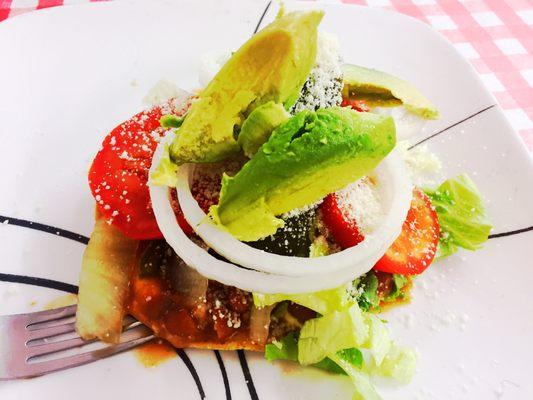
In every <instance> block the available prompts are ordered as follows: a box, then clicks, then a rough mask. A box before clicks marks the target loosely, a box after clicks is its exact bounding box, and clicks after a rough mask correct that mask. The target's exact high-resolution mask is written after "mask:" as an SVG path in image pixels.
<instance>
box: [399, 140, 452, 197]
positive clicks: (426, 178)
mask: <svg viewBox="0 0 533 400" xmlns="http://www.w3.org/2000/svg"><path fill="white" fill-rule="evenodd" d="M408 147H409V143H408V142H407V141H402V142H398V149H399V150H400V152H401V154H402V157H403V159H404V161H405V165H406V166H407V171H408V172H409V175H410V176H411V180H412V182H413V184H414V185H416V186H420V187H428V186H429V187H431V186H434V185H435V183H436V182H435V181H437V182H438V181H440V180H441V179H440V176H439V174H440V172H441V170H442V163H441V161H440V160H439V158H438V157H437V156H436V155H435V154H433V153H431V152H430V151H429V150H428V148H427V146H426V145H419V146H416V147H414V148H413V149H411V150H408Z"/></svg>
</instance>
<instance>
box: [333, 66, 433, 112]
mask: <svg viewBox="0 0 533 400" xmlns="http://www.w3.org/2000/svg"><path fill="white" fill-rule="evenodd" d="M342 91H343V97H346V98H348V97H349V98H352V99H358V100H364V101H365V103H367V104H368V105H369V106H370V107H396V106H400V105H402V104H403V106H404V107H405V108H406V109H407V111H409V112H411V113H413V114H416V115H418V116H420V117H422V118H425V119H437V118H438V117H439V112H438V110H437V108H436V107H435V106H434V105H433V104H432V103H431V102H430V101H429V100H428V99H427V98H425V97H424V96H423V95H422V93H420V92H419V91H418V89H417V88H415V87H414V86H413V85H411V84H410V83H409V82H406V81H404V80H403V79H400V78H397V77H395V76H393V75H390V74H387V73H386V72H382V71H378V70H375V69H369V68H365V67H360V66H357V65H351V64H345V65H344V87H343V90H342Z"/></svg>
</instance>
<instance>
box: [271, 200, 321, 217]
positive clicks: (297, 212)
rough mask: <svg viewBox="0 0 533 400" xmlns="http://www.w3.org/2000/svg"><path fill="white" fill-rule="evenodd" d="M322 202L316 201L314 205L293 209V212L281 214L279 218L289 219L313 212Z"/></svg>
mask: <svg viewBox="0 0 533 400" xmlns="http://www.w3.org/2000/svg"><path fill="white" fill-rule="evenodd" d="M323 200H324V199H320V200H318V201H317V202H315V203H312V204H308V205H306V206H303V207H301V208H295V209H294V210H291V211H288V212H286V213H285V214H282V215H281V218H282V219H289V218H292V217H296V216H298V215H301V214H305V213H306V212H308V211H311V210H314V209H315V208H317V207H318V206H319V205H320V204H321V203H322V201H323Z"/></svg>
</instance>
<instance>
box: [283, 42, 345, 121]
mask: <svg viewBox="0 0 533 400" xmlns="http://www.w3.org/2000/svg"><path fill="white" fill-rule="evenodd" d="M342 76H343V74H342V58H341V56H340V46H339V42H338V40H337V37H336V36H334V35H332V34H329V33H326V32H319V34H318V41H317V54H316V65H315V67H314V68H313V69H312V70H311V73H310V74H309V78H307V81H306V82H305V84H304V87H303V88H302V92H301V95H300V98H299V99H298V100H297V101H296V104H295V105H294V106H293V107H292V109H291V112H292V113H293V114H296V113H297V112H299V111H302V110H312V111H316V110H318V109H319V108H326V107H332V106H338V105H340V104H341V102H342V94H341V91H342Z"/></svg>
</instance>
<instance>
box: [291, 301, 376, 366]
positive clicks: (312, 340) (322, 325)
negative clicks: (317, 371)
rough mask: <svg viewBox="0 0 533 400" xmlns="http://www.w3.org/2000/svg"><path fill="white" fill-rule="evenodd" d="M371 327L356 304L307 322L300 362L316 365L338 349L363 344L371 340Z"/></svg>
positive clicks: (300, 350) (301, 338) (300, 351)
mask: <svg viewBox="0 0 533 400" xmlns="http://www.w3.org/2000/svg"><path fill="white" fill-rule="evenodd" d="M368 335H369V328H368V326H367V324H366V323H365V320H364V317H363V314H362V312H361V309H360V308H359V307H358V306H357V305H355V304H354V305H352V306H351V307H349V308H347V309H345V310H342V311H333V312H332V313H329V314H327V315H324V316H323V317H319V318H313V319H310V320H309V321H307V322H306V323H305V324H304V325H303V327H302V329H301V330H300V340H299V341H298V361H299V362H300V364H302V365H310V364H315V363H317V362H319V361H321V360H322V359H324V358H325V357H327V356H328V355H329V354H334V353H336V352H337V351H339V350H343V349H349V348H352V347H360V346H362V345H363V344H364V343H365V342H367V340H368Z"/></svg>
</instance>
